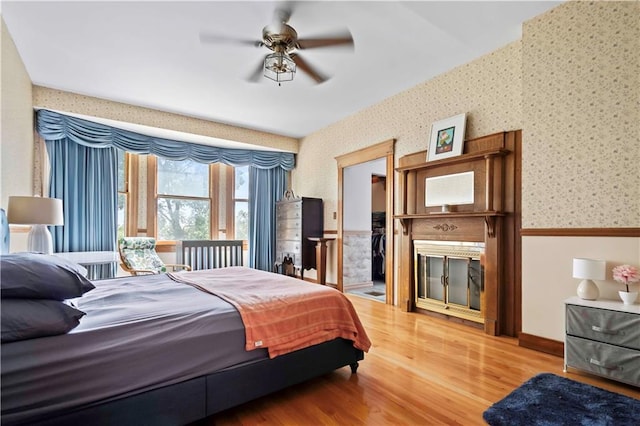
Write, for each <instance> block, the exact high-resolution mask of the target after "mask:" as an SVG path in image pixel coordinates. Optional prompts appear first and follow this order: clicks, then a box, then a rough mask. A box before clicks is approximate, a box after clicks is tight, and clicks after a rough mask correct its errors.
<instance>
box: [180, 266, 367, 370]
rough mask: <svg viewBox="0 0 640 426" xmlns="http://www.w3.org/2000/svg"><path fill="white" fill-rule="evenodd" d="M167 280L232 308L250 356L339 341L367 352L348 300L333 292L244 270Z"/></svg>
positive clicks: (191, 274)
mask: <svg viewBox="0 0 640 426" xmlns="http://www.w3.org/2000/svg"><path fill="white" fill-rule="evenodd" d="M168 275H169V277H171V278H172V279H173V280H175V281H178V282H181V283H184V284H189V285H191V286H193V287H196V288H198V289H200V290H202V291H205V292H207V293H211V294H214V295H216V296H218V297H220V298H222V299H224V300H226V301H227V302H229V303H231V304H232V305H233V306H235V307H236V309H237V310H238V312H240V316H241V317H242V321H243V323H244V327H245V330H246V350H248V351H250V350H252V349H257V348H267V349H268V351H269V357H270V358H274V357H276V356H278V355H282V354H285V353H288V352H293V351H295V350H298V349H302V348H305V347H307V346H311V345H315V344H318V343H322V342H326V341H329V340H332V339H335V338H337V337H342V338H344V339H348V340H352V341H353V346H354V347H356V348H358V349H361V350H363V351H365V352H366V351H368V350H369V347H370V346H371V342H370V341H369V338H368V337H367V334H366V332H365V331H364V328H363V327H362V323H361V322H360V319H359V318H358V315H357V313H356V311H355V309H354V308H353V305H352V304H351V302H350V301H349V299H347V298H346V297H345V296H344V295H343V294H342V293H340V292H339V291H337V290H335V289H333V288H331V287H325V286H322V285H318V284H311V283H307V282H304V281H301V280H298V279H295V278H291V277H287V276H284V275H278V274H273V273H270V272H264V271H259V270H257V269H250V268H245V267H231V268H221V269H208V270H202V271H191V272H181V273H170V274H168Z"/></svg>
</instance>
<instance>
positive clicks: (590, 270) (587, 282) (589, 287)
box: [573, 258, 607, 300]
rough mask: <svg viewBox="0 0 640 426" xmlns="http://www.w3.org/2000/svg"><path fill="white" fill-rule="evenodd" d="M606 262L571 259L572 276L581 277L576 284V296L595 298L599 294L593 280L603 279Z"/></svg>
mask: <svg viewBox="0 0 640 426" xmlns="http://www.w3.org/2000/svg"><path fill="white" fill-rule="evenodd" d="M606 271H607V262H605V261H604V260H594V259H583V258H576V259H573V278H577V279H581V280H582V281H581V282H580V284H578V297H580V298H581V299H586V300H596V299H597V298H598V296H599V295H600V291H599V290H598V286H597V285H596V283H594V282H593V280H604V279H605V277H606Z"/></svg>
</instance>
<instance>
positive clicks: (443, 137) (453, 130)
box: [427, 113, 467, 161]
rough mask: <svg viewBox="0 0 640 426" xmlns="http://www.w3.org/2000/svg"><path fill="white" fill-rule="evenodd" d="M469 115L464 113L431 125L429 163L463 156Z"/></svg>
mask: <svg viewBox="0 0 640 426" xmlns="http://www.w3.org/2000/svg"><path fill="white" fill-rule="evenodd" d="M466 121H467V114H466V113H462V114H458V115H454V116H453V117H449V118H445V119H444V120H440V121H436V122H435V123H433V124H432V125H431V138H430V139H429V150H428V151H427V161H434V160H442V159H443V158H449V157H456V156H458V155H460V154H462V145H463V144H464V130H465V123H466Z"/></svg>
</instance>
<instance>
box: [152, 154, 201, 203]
mask: <svg viewBox="0 0 640 426" xmlns="http://www.w3.org/2000/svg"><path fill="white" fill-rule="evenodd" d="M158 194H163V195H182V196H185V197H208V196H209V166H208V165H207V164H201V163H196V162H195V161H191V160H183V161H172V160H167V159H165V158H158Z"/></svg>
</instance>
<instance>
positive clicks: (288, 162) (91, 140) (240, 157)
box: [37, 109, 295, 170]
mask: <svg viewBox="0 0 640 426" xmlns="http://www.w3.org/2000/svg"><path fill="white" fill-rule="evenodd" d="M37 128H38V133H40V135H41V136H42V137H43V138H44V139H45V140H58V139H63V138H67V139H69V140H70V141H73V142H75V143H77V144H80V145H85V146H90V147H93V148H106V147H110V146H113V147H115V148H120V149H122V150H124V151H127V152H132V153H134V154H153V155H157V156H158V157H164V158H168V159H170V160H176V161H179V160H187V159H189V160H193V161H197V162H200V163H223V164H228V165H230V166H234V167H237V166H252V167H256V168H259V169H271V168H274V167H280V168H282V169H284V170H292V169H293V168H294V166H295V156H294V154H293V153H291V152H274V151H253V150H249V149H230V148H220V147H215V146H210V145H200V144H195V143H190V142H182V141H175V140H170V139H163V138H158V137H154V136H147V135H143V134H140V133H136V132H132V131H129V130H122V129H118V128H116V127H112V126H108V125H106V124H100V123H94V122H92V121H88V120H83V119H81V118H77V117H71V116H68V115H64V114H60V113H57V112H54V111H49V110H45V109H41V110H39V111H38V112H37Z"/></svg>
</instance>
